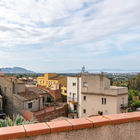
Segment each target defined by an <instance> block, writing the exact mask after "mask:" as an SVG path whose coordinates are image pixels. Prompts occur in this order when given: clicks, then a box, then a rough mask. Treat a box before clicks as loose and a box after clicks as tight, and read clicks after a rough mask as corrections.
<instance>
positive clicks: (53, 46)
mask: <svg viewBox="0 0 140 140" xmlns="http://www.w3.org/2000/svg"><path fill="white" fill-rule="evenodd" d="M139 17H140V1H139V0H133V1H132V0H123V1H122V0H20V1H19V0H1V1H0V49H1V50H3V52H1V58H4V59H8V58H5V57H4V54H5V55H6V54H7V55H9V57H10V58H11V59H13V60H15V63H16V64H19V60H18V59H17V57H18V58H20V55H21V56H22V58H23V57H24V56H27V57H26V58H25V59H29V60H30V62H32V60H35V59H36V58H35V55H36V57H38V61H42V60H45V62H48V63H50V62H51V61H50V60H53V61H58V60H60V61H59V62H64V61H65V60H68V61H69V62H73V63H74V59H75V60H78V58H77V56H79V59H81V58H82V57H83V58H84V59H87V58H88V57H89V58H90V59H92V58H94V57H98V56H99V57H100V56H103V55H107V57H109V56H110V55H111V54H110V53H114V51H115V52H118V55H120V54H121V53H120V52H123V51H127V48H129V49H130V50H131V51H134V50H138V49H139V44H140V42H139V37H140V18H139ZM33 46H34V47H33ZM4 48H5V49H6V52H4ZM26 51H29V52H30V53H26ZM68 51H69V52H72V53H71V54H68ZM127 52H128V51H127ZM11 53H12V54H11ZM129 53H131V52H129ZM19 54H20V55H19ZM40 55H41V56H40ZM53 55H54V56H55V57H54V56H53ZM123 55H126V54H125V52H124V53H123ZM130 55H131V54H130ZM71 57H72V58H71ZM63 58H65V60H63ZM20 60H21V58H20ZM36 60H37V59H36ZM21 61H22V60H21ZM78 61H80V60H78ZM5 62H9V61H8V60H7V61H5ZM45 62H44V63H45ZM23 63H24V61H23ZM38 63H39V62H38ZM42 63H43V62H42ZM80 63H82V61H81V62H80ZM86 63H87V65H89V62H86ZM41 65H43V64H40V69H41V67H42V66H41ZM49 65H50V67H52V68H53V66H52V65H51V64H49ZM35 66H36V65H35V64H34V66H32V67H33V68H35ZM44 69H45V68H44Z"/></svg>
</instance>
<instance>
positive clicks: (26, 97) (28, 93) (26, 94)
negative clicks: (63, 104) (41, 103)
mask: <svg viewBox="0 0 140 140" xmlns="http://www.w3.org/2000/svg"><path fill="white" fill-rule="evenodd" d="M18 95H19V96H22V97H23V99H24V100H33V99H36V98H39V97H40V94H38V93H35V92H33V91H26V92H20V93H18Z"/></svg>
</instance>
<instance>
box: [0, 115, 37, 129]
mask: <svg viewBox="0 0 140 140" xmlns="http://www.w3.org/2000/svg"><path fill="white" fill-rule="evenodd" d="M33 123H37V121H36V120H34V121H26V120H25V119H24V118H23V117H22V116H21V115H19V114H17V115H13V119H11V118H10V117H9V116H8V117H6V118H5V119H4V120H2V119H0V127H7V126H17V125H23V124H33Z"/></svg>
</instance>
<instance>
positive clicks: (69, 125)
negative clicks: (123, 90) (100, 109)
mask: <svg viewBox="0 0 140 140" xmlns="http://www.w3.org/2000/svg"><path fill="white" fill-rule="evenodd" d="M136 121H140V112H131V113H122V114H110V115H104V116H95V117H87V118H79V119H68V120H61V121H56V122H43V123H36V124H28V125H21V126H12V127H3V128H0V140H8V139H16V138H24V137H29V136H37V135H42V134H50V133H59V132H65V131H72V130H80V129H88V128H96V127H100V126H104V125H116V124H123V123H129V122H136Z"/></svg>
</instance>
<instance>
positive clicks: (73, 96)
mask: <svg viewBox="0 0 140 140" xmlns="http://www.w3.org/2000/svg"><path fill="white" fill-rule="evenodd" d="M67 91H68V92H67V103H68V104H69V110H70V111H71V113H72V115H74V117H80V118H81V117H87V116H94V115H104V114H113V113H121V112H126V111H127V105H128V89H127V88H126V87H115V86H110V80H109V79H108V78H106V77H105V76H104V75H103V74H101V75H95V74H88V73H85V74H82V75H79V76H73V77H68V79H67Z"/></svg>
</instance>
